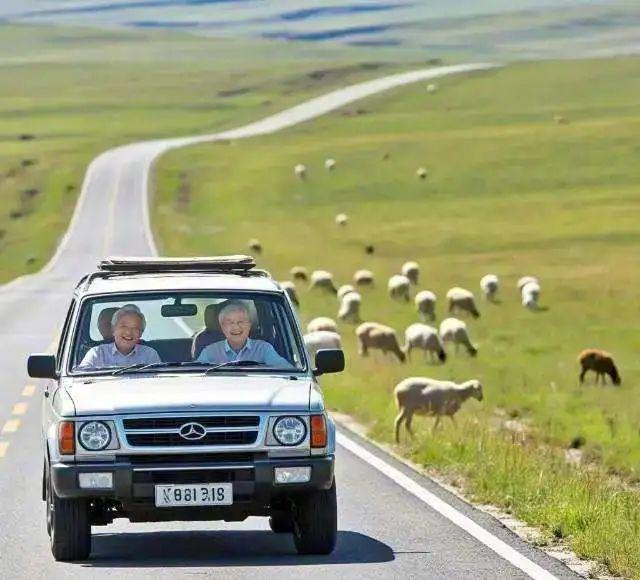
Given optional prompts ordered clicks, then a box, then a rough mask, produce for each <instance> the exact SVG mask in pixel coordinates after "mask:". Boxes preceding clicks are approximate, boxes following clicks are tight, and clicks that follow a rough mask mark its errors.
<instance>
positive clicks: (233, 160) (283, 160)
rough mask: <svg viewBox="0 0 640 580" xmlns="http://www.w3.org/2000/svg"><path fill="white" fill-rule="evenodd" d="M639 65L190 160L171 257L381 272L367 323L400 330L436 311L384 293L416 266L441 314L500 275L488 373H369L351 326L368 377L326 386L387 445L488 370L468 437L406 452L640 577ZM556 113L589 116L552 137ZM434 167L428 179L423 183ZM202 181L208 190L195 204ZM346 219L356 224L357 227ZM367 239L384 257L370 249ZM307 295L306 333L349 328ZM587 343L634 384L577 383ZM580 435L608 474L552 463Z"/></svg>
mask: <svg viewBox="0 0 640 580" xmlns="http://www.w3.org/2000/svg"><path fill="white" fill-rule="evenodd" d="M639 69H640V61H638V60H635V59H619V60H609V61H604V60H603V61H592V62H588V61H582V62H549V63H544V64H533V63H532V64H526V65H519V66H514V67H511V68H508V69H505V70H501V71H498V72H491V73H482V74H474V75H472V76H470V77H467V78H462V77H458V78H450V79H446V80H443V81H442V82H440V83H439V85H440V90H439V92H438V93H436V94H434V95H428V94H427V93H426V92H425V90H424V87H423V86H416V87H412V88H405V89H401V90H398V91H395V92H394V93H393V94H388V95H383V96H379V97H376V98H373V99H369V100H367V101H366V102H363V103H360V104H359V105H358V107H360V108H362V109H364V110H366V112H367V113H366V114H361V115H359V116H358V115H351V116H344V113H343V112H336V113H334V114H332V115H330V116H326V117H323V118H322V119H319V120H317V121H314V122H312V123H308V124H306V125H304V126H301V127H298V128H296V129H293V130H290V131H287V132H285V133H282V134H279V135H275V136H271V137H266V138H259V139H254V140H252V141H251V142H238V143H234V144H232V145H231V146H229V145H215V144H211V145H206V146H198V147H193V148H189V149H185V150H181V151H176V152H173V153H171V154H170V155H169V156H167V157H166V158H165V159H164V160H163V161H162V162H161V164H160V168H159V173H158V176H157V178H158V180H159V187H158V191H157V196H158V197H157V205H156V208H155V224H156V230H157V232H158V234H159V237H160V239H161V242H162V247H163V249H164V250H165V251H166V252H167V253H169V254H194V253H195V254H198V253H199V254H211V253H226V252H237V251H244V250H245V245H246V240H247V239H248V238H249V237H252V236H256V235H257V237H259V238H260V239H261V241H262V242H263V245H264V248H265V253H264V255H263V257H262V258H261V259H260V262H261V264H262V265H264V266H265V267H267V268H268V269H269V270H270V271H271V272H272V273H273V274H274V275H275V276H277V277H278V278H280V279H282V278H288V269H289V268H290V267H291V266H293V265H295V264H303V265H306V266H307V267H309V268H319V267H322V268H326V269H329V270H331V271H333V272H334V274H335V276H336V279H337V280H338V282H340V283H343V282H349V281H350V278H351V276H352V274H353V272H354V270H356V269H357V268H361V267H368V268H370V269H372V270H374V272H375V273H376V274H377V276H378V285H377V288H376V289H374V290H372V291H365V292H364V298H363V316H364V318H365V319H370V320H371V319H373V320H379V321H381V322H385V323H388V324H391V325H393V326H394V327H396V328H398V329H399V330H400V332H402V329H404V327H406V326H407V325H408V324H409V323H411V322H413V321H415V320H416V318H417V317H416V314H415V313H414V311H413V309H412V307H411V306H407V305H403V304H394V303H391V302H390V301H389V299H388V298H387V297H386V295H385V291H384V286H385V282H386V278H387V276H388V275H390V274H392V273H394V272H396V271H397V270H398V269H399V267H400V264H401V263H402V262H403V261H404V260H405V259H417V260H418V261H419V262H420V263H421V264H422V267H423V274H422V281H421V284H420V287H421V288H429V289H433V290H435V291H436V292H437V294H438V296H440V299H441V304H440V306H439V315H440V318H442V315H443V314H444V309H443V304H442V302H443V300H442V299H443V298H444V294H445V293H446V290H447V288H449V287H451V286H453V285H461V286H465V287H468V288H470V289H472V290H474V291H475V290H477V286H478V280H479V278H480V277H481V275H483V274H485V273H487V272H495V273H497V274H498V275H500V276H501V278H502V281H503V290H502V300H503V302H502V304H500V305H498V306H488V305H483V307H482V311H483V316H482V318H481V319H480V320H479V321H472V322H470V323H469V324H470V330H471V334H472V337H473V339H474V340H475V341H476V342H477V343H478V344H479V347H480V354H479V356H478V358H477V359H475V360H474V359H469V358H467V357H465V356H462V355H461V356H458V357H456V356H452V357H451V359H450V361H449V362H447V364H446V365H444V366H441V367H437V366H426V365H425V364H424V363H423V362H422V361H421V360H420V357H418V356H416V357H414V361H413V362H412V363H411V364H409V365H405V366H401V365H400V364H398V363H396V362H391V361H385V362H382V360H381V359H377V358H376V357H372V358H370V359H368V360H363V359H359V358H358V357H357V356H356V352H355V341H354V337H353V331H352V328H351V327H350V326H349V325H342V327H341V330H342V333H343V337H344V343H345V348H346V351H347V354H348V358H349V372H348V373H344V374H343V375H341V376H335V377H327V378H326V379H324V385H325V388H326V390H327V395H328V400H329V402H330V404H331V405H332V406H333V407H334V408H336V409H340V410H344V411H347V412H350V413H354V414H356V415H357V416H358V417H359V418H360V419H361V420H364V421H366V422H367V423H368V424H369V425H370V427H371V429H372V433H373V434H374V435H375V436H376V437H378V438H380V439H382V440H386V441H388V440H390V438H391V426H392V420H393V416H394V412H395V411H394V406H393V402H392V398H391V392H392V389H393V386H394V384H395V383H396V382H397V381H398V380H400V379H401V378H403V377H405V376H410V375H421V374H424V375H429V376H435V377H442V378H451V379H456V380H462V379H466V378H470V377H478V378H480V379H481V380H482V382H483V383H484V385H485V397H486V398H485V402H484V403H482V404H478V403H476V402H471V403H468V404H467V405H466V407H465V409H463V411H462V412H461V414H460V419H461V422H462V424H463V428H462V429H460V430H458V431H457V430H456V429H454V428H453V427H451V426H449V425H446V426H445V428H444V429H443V430H442V432H441V433H439V434H438V435H436V436H435V438H431V437H430V436H429V435H428V432H427V430H426V428H425V427H426V425H427V424H428V422H426V421H417V423H418V425H419V427H418V428H419V429H421V430H420V434H419V436H418V437H417V439H416V440H415V441H414V443H413V444H412V445H411V446H407V447H405V451H406V452H407V453H410V454H411V455H413V456H414V457H415V458H417V459H419V460H421V461H424V462H426V463H428V464H431V465H441V466H442V465H445V466H449V467H450V468H451V469H453V470H454V471H459V472H460V473H462V474H463V475H465V476H466V477H467V478H468V481H469V483H468V485H469V488H470V490H471V491H472V492H473V493H476V494H477V495H478V497H479V498H481V499H484V500H490V501H494V502H497V503H501V504H503V505H507V506H508V507H510V508H511V509H513V510H514V511H515V512H516V513H518V514H519V515H521V516H522V517H525V518H526V519H527V520H528V521H532V522H534V523H537V524H541V525H543V526H544V527H546V528H547V529H548V530H549V531H550V532H552V533H553V534H554V535H555V536H556V537H564V536H570V537H571V540H572V545H573V546H574V548H576V549H577V550H578V551H579V552H580V553H582V554H584V555H587V556H592V557H596V558H598V559H600V560H601V561H603V562H605V563H607V564H609V566H610V567H612V568H613V569H614V570H617V571H622V572H626V573H627V574H634V575H639V574H640V555H639V554H640V509H639V508H638V505H639V503H640V502H639V501H638V495H637V493H627V492H619V491H618V492H616V493H613V492H612V491H611V490H610V489H609V488H608V485H609V483H607V480H606V479H605V478H604V475H603V473H604V470H606V471H608V472H609V475H610V474H611V472H613V473H616V474H623V475H624V477H625V478H628V479H631V480H638V479H639V478H640V440H639V435H640V434H639V432H638V424H640V404H638V402H637V397H636V391H637V384H638V380H639V379H640V362H638V358H637V352H638V348H639V347H640V339H639V338H638V335H637V332H636V329H635V326H634V324H633V321H634V320H635V319H636V317H637V285H638V283H640V280H639V279H638V276H639V272H640V270H639V269H638V265H639V261H640V257H639V256H638V253H637V251H636V249H637V244H638V241H640V234H639V233H638V230H637V218H636V214H637V210H638V209H639V206H640V198H638V195H637V183H638V180H639V178H640V165H638V163H637V157H638V145H637V139H636V136H637V134H638V131H639V130H640V118H639V113H640V105H638V102H637V99H635V95H637V94H638V91H639V90H640V81H639V80H638V79H639V78H640V77H639V76H638V72H640V71H639ZM356 108H357V107H355V106H352V107H351V108H350V110H351V111H353V110H355V109H356ZM557 114H560V115H564V116H565V117H566V118H567V119H568V120H569V123H568V124H556V123H554V122H553V117H554V115H557ZM385 152H388V153H389V154H390V158H389V159H388V160H387V161H382V160H381V158H382V155H383V153H385ZM328 156H331V157H335V158H336V159H337V160H338V167H337V169H336V170H335V171H334V172H333V173H329V172H326V171H325V170H324V169H323V168H322V162H323V160H324V159H325V158H326V157H328ZM299 162H302V163H305V164H307V166H308V167H309V168H310V169H309V176H308V179H307V180H306V181H304V182H303V181H299V180H296V179H295V178H294V176H293V171H292V168H293V166H294V164H296V163H299ZM420 165H424V166H426V167H427V168H428V169H429V171H430V173H429V179H428V180H427V181H426V182H421V181H419V180H418V179H417V178H416V177H415V169H416V168H417V167H418V166H420ZM180 184H182V185H180ZM185 184H186V186H185ZM185 187H186V188H187V189H188V190H189V192H190V193H189V196H188V197H187V198H186V202H185V197H184V196H182V197H180V199H181V201H178V195H177V192H178V190H180V189H181V188H182V190H183V191H184V188H185ZM339 211H345V212H346V213H348V214H349V216H350V223H349V225H348V226H347V227H346V228H344V229H340V230H339V229H338V228H337V227H336V226H335V225H334V224H333V218H334V216H335V214H336V213H337V212H339ZM283 232H286V235H283ZM367 243H374V244H375V246H376V248H377V249H376V253H375V255H374V256H371V257H369V256H366V255H365V254H364V252H363V247H364V245H365V244H367ZM524 274H533V275H536V276H538V277H540V279H541V280H542V284H543V298H542V302H543V304H544V305H546V306H548V310H546V311H543V312H540V313H538V314H532V313H530V312H528V311H525V310H524V309H523V308H522V307H521V306H520V305H519V300H518V295H517V291H516V290H515V282H516V280H517V278H518V277H519V276H520V275H524ZM301 293H302V310H301V315H302V318H303V320H304V321H306V320H308V319H310V318H311V317H313V316H317V315H329V316H335V314H336V303H335V298H333V297H330V296H321V295H316V294H314V293H307V292H305V291H304V289H301ZM589 346H596V347H602V348H606V349H608V350H611V351H613V352H614V353H615V355H616V359H617V360H618V361H619V363H620V367H621V371H622V375H623V385H622V387H621V388H620V389H613V388H608V389H602V388H599V387H598V388H596V387H594V386H586V387H584V388H580V387H579V386H578V384H577V370H578V369H577V365H576V362H575V358H576V355H577V353H578V352H579V351H580V350H581V349H582V348H585V347H589ZM505 416H507V417H508V416H510V417H517V418H518V419H519V420H520V421H522V422H523V423H524V424H525V425H528V432H529V434H530V439H529V440H528V443H527V444H525V445H523V446H514V445H512V444H511V443H510V442H508V443H505V441H504V439H503V438H502V437H500V436H498V435H496V434H495V433H494V431H493V430H492V429H490V427H493V426H495V425H496V424H499V423H500V422H501V421H502V419H501V417H505ZM423 425H424V426H425V427H422V426H423ZM421 427H422V428H421ZM577 437H583V438H584V439H585V440H586V444H585V446H584V452H585V458H586V459H587V460H597V462H598V463H601V464H602V465H603V467H604V470H600V469H594V470H589V471H586V472H584V473H575V472H574V471H573V470H572V469H570V468H569V467H567V466H566V465H565V464H564V462H563V461H561V460H559V459H557V458H556V454H553V453H546V452H545V453H542V452H541V451H540V449H544V448H546V447H540V446H541V445H542V446H546V445H551V447H552V448H555V449H561V448H563V447H567V446H568V445H569V443H570V441H571V440H573V439H574V438H577Z"/></svg>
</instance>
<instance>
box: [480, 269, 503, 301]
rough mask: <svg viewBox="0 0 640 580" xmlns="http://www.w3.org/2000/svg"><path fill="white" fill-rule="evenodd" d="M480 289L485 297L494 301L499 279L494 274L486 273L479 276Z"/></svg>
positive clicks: (498, 287)
mask: <svg viewBox="0 0 640 580" xmlns="http://www.w3.org/2000/svg"><path fill="white" fill-rule="evenodd" d="M480 289H481V290H482V293H483V294H484V297H485V299H487V300H489V301H491V302H495V300H496V295H497V294H498V290H499V289H500V280H499V279H498V277H497V276H496V275H495V274H486V275H485V276H483V277H482V278H480Z"/></svg>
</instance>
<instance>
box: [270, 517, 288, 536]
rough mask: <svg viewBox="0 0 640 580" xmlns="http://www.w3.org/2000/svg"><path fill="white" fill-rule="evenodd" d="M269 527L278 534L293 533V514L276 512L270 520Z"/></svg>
mask: <svg viewBox="0 0 640 580" xmlns="http://www.w3.org/2000/svg"><path fill="white" fill-rule="evenodd" d="M269 527H270V528H271V531H272V532H274V533H276V534H290V533H291V532H293V514H292V513H291V512H289V511H274V512H273V513H272V514H271V517H270V518H269Z"/></svg>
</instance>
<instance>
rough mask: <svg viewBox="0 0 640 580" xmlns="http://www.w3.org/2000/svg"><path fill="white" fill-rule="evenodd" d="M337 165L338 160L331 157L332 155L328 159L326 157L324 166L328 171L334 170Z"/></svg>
mask: <svg viewBox="0 0 640 580" xmlns="http://www.w3.org/2000/svg"><path fill="white" fill-rule="evenodd" d="M335 166H336V160H335V159H331V157H329V158H328V159H325V161H324V168H325V169H327V170H328V171H333V170H334V168H335Z"/></svg>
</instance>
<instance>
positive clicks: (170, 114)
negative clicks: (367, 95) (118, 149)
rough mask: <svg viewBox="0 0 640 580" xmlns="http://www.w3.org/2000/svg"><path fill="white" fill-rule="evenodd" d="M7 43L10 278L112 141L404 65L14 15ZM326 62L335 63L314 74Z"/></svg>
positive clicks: (51, 237) (1, 168)
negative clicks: (21, 21)
mask: <svg viewBox="0 0 640 580" xmlns="http://www.w3.org/2000/svg"><path fill="white" fill-rule="evenodd" d="M389 54H390V53H385V54H378V55H377V58H379V59H384V58H386V56H388V55H389ZM0 55H1V56H0V74H2V78H3V79H5V82H3V83H2V84H1V85H0V200H1V202H2V204H1V205H2V208H3V209H2V211H0V282H3V281H7V280H9V279H11V278H13V277H15V276H17V275H19V274H22V273H24V272H25V271H35V270H38V269H39V268H41V267H42V266H43V265H44V263H46V261H47V260H48V259H49V257H50V255H51V254H52V252H53V249H54V247H55V243H56V241H57V239H58V238H59V237H60V235H61V234H62V233H63V231H64V229H65V227H66V224H67V222H68V219H69V217H70V215H71V212H72V210H73V206H74V204H75V200H76V197H77V195H78V192H79V188H80V185H81V181H82V176H83V174H84V170H85V168H86V166H87V164H88V163H89V161H90V160H91V158H92V157H93V156H94V155H96V154H98V153H99V152H101V151H102V150H104V149H106V148H108V147H110V146H113V145H116V144H121V143H126V142H129V141H133V140H139V139H145V138H154V137H163V136H172V135H181V134H194V133H203V132H209V131H212V130H216V129H218V128H222V127H229V126H233V125H235V124H237V123H240V122H244V121H248V120H253V119H255V118H256V117H259V116H261V115H265V114H268V113H270V112H274V111H276V110H278V109H280V108H282V107H284V106H285V105H287V104H288V103H292V102H297V101H298V100H299V99H301V98H303V97H304V96H306V95H313V94H317V93H321V92H323V91H325V90H327V88H329V87H332V86H338V85H343V84H345V83H349V82H355V81H356V80H360V79H364V78H369V77H371V76H372V75H375V74H377V72H379V73H380V74H382V73H381V71H386V70H391V69H395V68H397V65H381V66H380V68H378V69H376V71H373V70H371V69H367V68H361V67H360V66H358V64H357V63H358V62H362V61H363V60H364V53H362V52H358V51H352V50H348V49H340V48H330V47H322V48H313V47H311V48H306V47H305V48H301V49H300V50H298V51H292V50H291V49H290V47H288V46H286V45H284V44H282V43H275V42H274V43H269V42H255V41H249V40H246V41H241V42H239V41H230V40H229V41H217V40H212V39H203V38H194V37H191V36H188V35H179V34H172V33H162V32H158V33H137V32H104V31H95V30H90V29H86V30H85V29H65V28H56V27H31V26H10V25H0ZM385 55H386V56H385ZM318 69H331V72H329V74H327V75H325V76H324V77H323V78H322V79H319V78H318V79H314V78H311V77H309V76H308V73H309V72H311V71H315V70H318ZM226 91H231V92H226ZM234 91H235V92H234ZM23 133H24V134H33V135H35V139H34V140H30V141H22V140H20V139H19V138H18V136H19V135H20V134H23ZM23 160H35V162H36V164H35V165H32V166H29V167H22V166H21V163H22V161H23ZM27 190H37V192H35V193H34V192H32V193H28V192H27Z"/></svg>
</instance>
